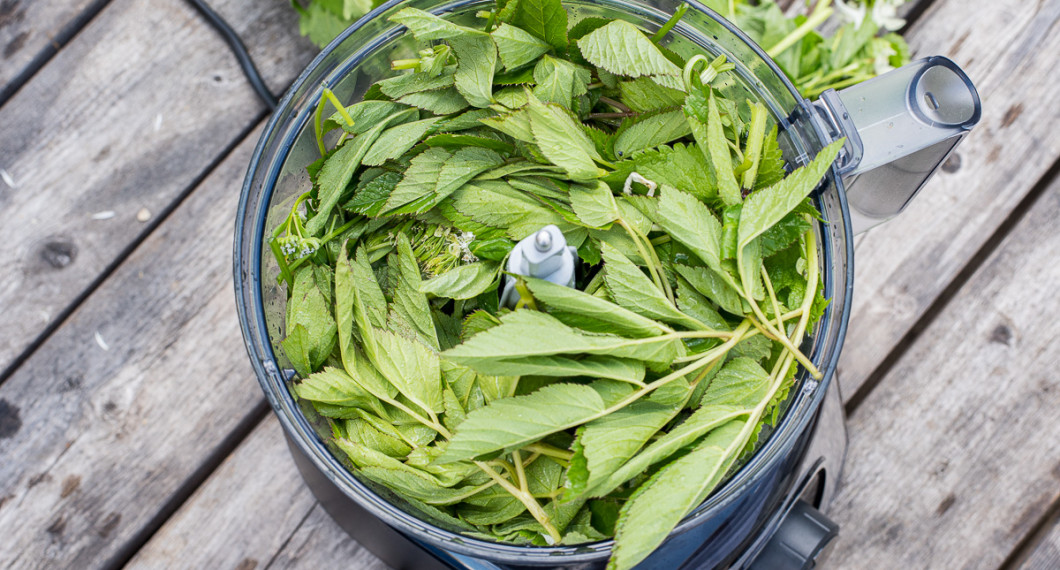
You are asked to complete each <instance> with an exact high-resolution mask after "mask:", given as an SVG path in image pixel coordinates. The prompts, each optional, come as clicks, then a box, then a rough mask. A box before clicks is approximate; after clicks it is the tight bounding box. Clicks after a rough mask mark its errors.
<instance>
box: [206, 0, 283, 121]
mask: <svg viewBox="0 0 1060 570" xmlns="http://www.w3.org/2000/svg"><path fill="white" fill-rule="evenodd" d="M187 2H188V3H189V4H191V5H192V6H193V7H194V8H195V9H196V10H198V12H199V13H200V14H202V15H203V17H204V18H206V21H207V22H209V23H210V25H211V26H213V27H214V28H215V29H216V30H217V31H218V32H219V33H220V34H221V36H222V37H224V40H225V43H227V44H228V47H229V48H231V49H232V53H234V54H235V56H236V59H237V60H238V61H239V67H241V68H243V74H244V75H246V76H247V81H250V86H251V87H253V88H254V91H255V92H256V93H257V94H258V97H261V100H262V101H264V102H265V105H266V106H268V108H269V110H270V111H275V110H276V105H277V100H276V96H275V95H273V94H272V92H271V91H269V88H268V86H266V85H265V80H263V79H262V78H261V74H260V73H258V68H257V67H255V66H254V60H252V59H250V53H248V52H247V48H246V46H244V45H243V41H242V40H240V39H239V34H237V33H236V31H235V30H233V29H232V26H230V25H228V22H226V21H225V20H224V18H222V17H221V15H220V14H218V13H217V12H214V11H213V8H210V6H209V5H207V4H206V2H204V1H203V0H187Z"/></svg>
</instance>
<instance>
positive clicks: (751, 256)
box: [737, 239, 766, 301]
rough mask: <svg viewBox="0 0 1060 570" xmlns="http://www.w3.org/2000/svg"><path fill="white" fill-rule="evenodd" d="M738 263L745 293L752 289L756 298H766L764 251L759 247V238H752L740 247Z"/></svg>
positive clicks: (752, 293)
mask: <svg viewBox="0 0 1060 570" xmlns="http://www.w3.org/2000/svg"><path fill="white" fill-rule="evenodd" d="M737 265H738V269H739V272H740V281H741V282H742V283H743V290H744V291H745V295H746V292H747V291H750V293H751V296H752V297H754V298H755V299H756V300H759V301H761V300H763V299H765V296H766V287H765V283H764V282H763V281H762V251H761V248H760V247H758V239H752V240H751V242H750V243H748V244H747V245H745V246H743V248H741V249H740V255H739V256H738V258H737Z"/></svg>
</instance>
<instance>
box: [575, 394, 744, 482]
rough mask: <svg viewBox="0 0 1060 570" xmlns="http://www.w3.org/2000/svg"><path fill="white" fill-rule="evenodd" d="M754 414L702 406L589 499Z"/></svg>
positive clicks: (733, 409) (657, 440)
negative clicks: (720, 428) (697, 441)
mask: <svg viewBox="0 0 1060 570" xmlns="http://www.w3.org/2000/svg"><path fill="white" fill-rule="evenodd" d="M750 412H751V410H748V409H744V408H737V407H734V406H702V407H700V408H699V409H697V410H696V411H695V412H694V413H693V414H692V415H691V416H689V417H688V418H687V419H685V421H683V422H681V423H680V424H677V425H676V426H674V427H672V428H670V430H669V431H668V432H666V434H665V435H662V436H660V437H659V438H658V439H656V440H655V441H653V442H651V443H650V444H649V445H648V446H647V447H645V448H644V449H643V450H642V451H641V452H639V453H637V454H636V455H634V456H633V458H632V459H630V460H629V461H627V462H626V463H624V464H622V467H620V468H618V469H617V470H615V471H614V472H612V473H611V474H610V475H608V477H607V479H606V480H605V481H603V482H602V483H600V484H599V485H598V486H596V487H595V488H593V489H587V490H586V493H587V496H591V497H603V496H605V495H607V494H608V493H610V492H611V491H614V490H615V489H616V488H617V487H618V486H619V485H621V484H623V483H625V482H626V481H629V480H630V479H632V478H634V477H636V476H638V475H640V474H642V473H644V472H645V471H647V470H648V468H649V467H651V466H652V465H655V464H657V463H661V462H663V461H666V460H667V459H669V458H671V457H673V455H674V454H675V453H677V452H678V451H680V450H681V449H683V448H685V447H686V446H688V445H691V444H692V443H693V442H695V441H696V440H697V439H699V438H701V437H703V436H704V435H706V434H707V433H709V432H711V431H712V430H714V429H716V428H718V427H719V426H722V425H724V424H726V423H728V422H730V421H732V420H733V419H736V418H739V417H741V416H746V415H748V414H749V413H750Z"/></svg>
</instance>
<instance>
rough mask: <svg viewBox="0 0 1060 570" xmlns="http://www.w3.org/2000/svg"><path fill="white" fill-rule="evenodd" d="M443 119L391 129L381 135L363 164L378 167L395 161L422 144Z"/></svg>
mask: <svg viewBox="0 0 1060 570" xmlns="http://www.w3.org/2000/svg"><path fill="white" fill-rule="evenodd" d="M441 119H442V118H441V117H431V118H429V119H423V120H422V121H413V122H411V123H405V124H402V125H398V126H396V127H390V128H389V129H387V130H385V131H383V132H382V134H380V135H379V139H378V140H376V141H375V144H373V145H372V148H371V149H370V150H369V151H368V152H367V153H366V154H365V155H364V158H363V159H362V160H361V164H365V165H368V166H378V165H380V164H383V163H384V162H386V161H388V160H393V159H395V158H397V157H399V156H401V155H403V154H405V153H406V152H408V150H409V149H410V148H412V147H413V146H415V145H416V143H418V142H420V139H422V138H423V135H425V134H427V131H429V130H431V127H433V126H434V124H435V123H437V122H438V121H440V120H441Z"/></svg>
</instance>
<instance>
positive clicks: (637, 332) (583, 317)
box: [526, 277, 672, 338]
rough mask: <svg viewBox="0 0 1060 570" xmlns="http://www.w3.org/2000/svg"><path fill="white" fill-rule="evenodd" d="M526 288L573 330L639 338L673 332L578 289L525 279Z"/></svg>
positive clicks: (540, 280)
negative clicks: (578, 329) (573, 328)
mask: <svg viewBox="0 0 1060 570" xmlns="http://www.w3.org/2000/svg"><path fill="white" fill-rule="evenodd" d="M526 285H527V287H529V289H530V292H531V293H532V294H533V296H534V299H536V300H538V301H540V302H542V303H544V304H545V305H546V307H547V309H548V312H549V314H551V315H552V316H554V317H556V318H557V319H559V320H560V321H563V322H564V323H566V324H567V325H569V326H572V327H576V328H580V329H583V330H588V331H590V332H610V333H614V334H620V335H624V336H631V337H636V338H643V337H650V336H659V335H663V334H666V333H668V332H672V331H671V330H670V329H669V328H668V327H666V326H665V325H661V324H659V323H658V322H656V321H654V320H652V319H649V318H647V317H642V316H640V315H639V314H637V313H635V312H633V311H630V310H628V309H625V308H623V307H620V306H618V305H616V304H614V303H612V302H610V301H608V300H606V299H601V298H600V297H597V296H595V295H590V294H588V293H586V292H584V291H579V290H578V289H574V288H571V287H564V286H562V285H556V284H555V283H551V282H549V281H545V280H542V279H534V278H532V277H528V278H526Z"/></svg>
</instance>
